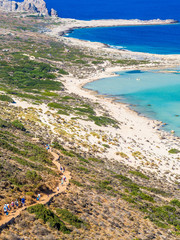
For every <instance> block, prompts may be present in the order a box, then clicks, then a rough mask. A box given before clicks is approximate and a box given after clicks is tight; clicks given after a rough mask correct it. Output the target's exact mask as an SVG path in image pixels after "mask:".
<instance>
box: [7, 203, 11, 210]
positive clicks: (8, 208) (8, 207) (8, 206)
mask: <svg viewBox="0 0 180 240" xmlns="http://www.w3.org/2000/svg"><path fill="white" fill-rule="evenodd" d="M6 206H7V210H8V211H10V210H11V208H10V205H9V203H8V204H6Z"/></svg>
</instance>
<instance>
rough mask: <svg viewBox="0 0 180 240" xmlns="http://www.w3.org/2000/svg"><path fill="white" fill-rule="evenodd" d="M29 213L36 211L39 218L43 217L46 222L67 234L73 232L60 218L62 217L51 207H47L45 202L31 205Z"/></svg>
mask: <svg viewBox="0 0 180 240" xmlns="http://www.w3.org/2000/svg"><path fill="white" fill-rule="evenodd" d="M27 210H28V212H29V213H34V214H35V215H36V217H37V219H42V220H43V222H44V223H47V222H48V223H49V224H50V227H51V228H55V229H57V230H59V231H61V232H63V233H65V234H69V233H70V232H71V230H70V229H68V228H67V227H66V226H65V224H64V223H63V222H62V221H61V220H60V218H59V217H58V216H57V215H56V214H55V213H54V212H53V211H51V210H50V209H47V208H46V207H45V206H44V205H43V204H37V205H35V206H32V207H29V208H28V209H27Z"/></svg>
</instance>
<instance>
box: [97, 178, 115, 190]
mask: <svg viewBox="0 0 180 240" xmlns="http://www.w3.org/2000/svg"><path fill="white" fill-rule="evenodd" d="M109 184H111V182H110V181H108V180H104V181H101V182H100V183H99V188H101V189H107V190H111V189H112V187H111V186H109Z"/></svg>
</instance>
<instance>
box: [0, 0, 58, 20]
mask: <svg viewBox="0 0 180 240" xmlns="http://www.w3.org/2000/svg"><path fill="white" fill-rule="evenodd" d="M0 11H5V12H28V13H38V14H40V15H44V16H52V17H57V12H56V11H55V10H54V9H51V11H50V13H49V12H48V9H47V7H46V3H45V1H44V0H24V1H23V2H16V1H9V0H0Z"/></svg>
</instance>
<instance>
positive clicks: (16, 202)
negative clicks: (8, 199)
mask: <svg viewBox="0 0 180 240" xmlns="http://www.w3.org/2000/svg"><path fill="white" fill-rule="evenodd" d="M15 206H16V208H18V207H19V203H18V200H17V199H16V201H15Z"/></svg>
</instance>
